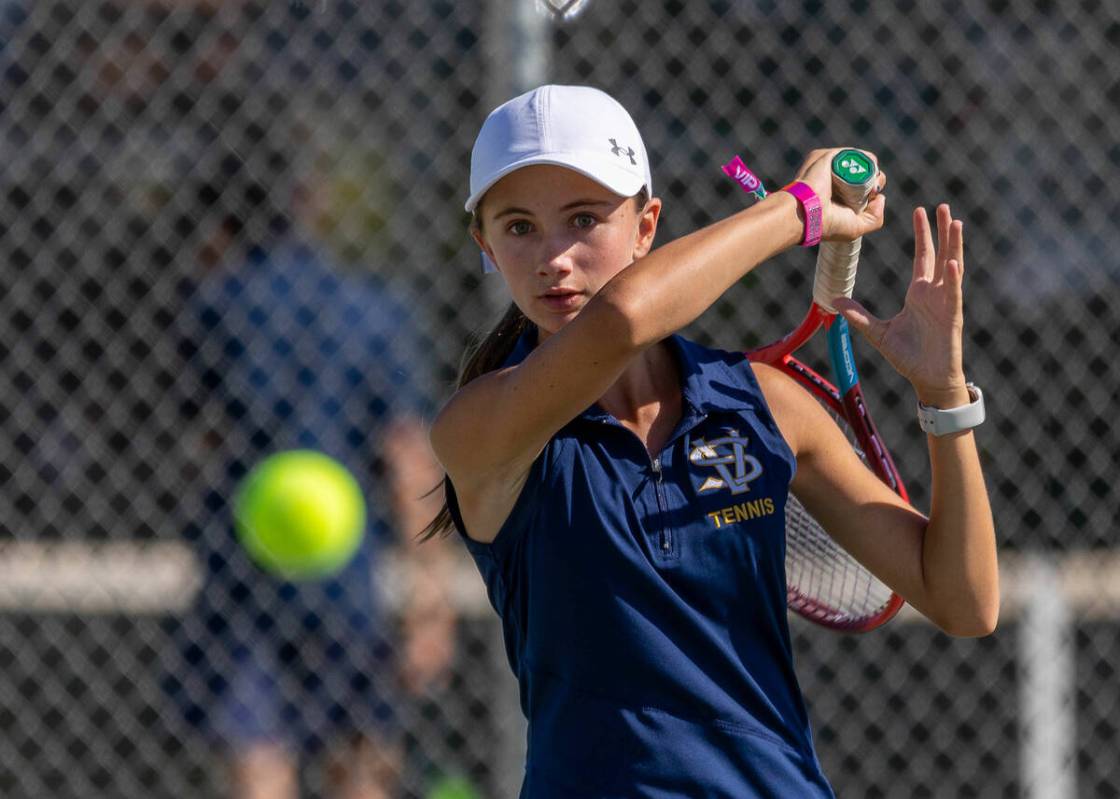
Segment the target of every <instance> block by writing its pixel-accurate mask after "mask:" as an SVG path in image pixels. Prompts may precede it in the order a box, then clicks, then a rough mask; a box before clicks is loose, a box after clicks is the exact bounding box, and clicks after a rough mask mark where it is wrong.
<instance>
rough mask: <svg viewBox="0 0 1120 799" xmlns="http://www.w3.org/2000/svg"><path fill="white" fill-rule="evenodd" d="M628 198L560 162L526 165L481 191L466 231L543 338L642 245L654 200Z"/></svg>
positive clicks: (655, 210) (647, 240)
mask: <svg viewBox="0 0 1120 799" xmlns="http://www.w3.org/2000/svg"><path fill="white" fill-rule="evenodd" d="M636 205H637V203H636V202H635V201H634V200H633V199H632V198H630V197H620V196H618V195H617V194H614V193H613V192H611V191H610V190H609V189H606V188H604V187H603V186H601V185H599V184H598V183H596V182H595V181H593V180H591V179H590V178H587V177H584V176H583V175H581V174H579V173H578V172H573V171H572V170H570V169H567V168H565V167H560V166H552V165H535V166H528V167H525V168H523V169H519V170H517V171H516V172H512V173H510V174H509V175H506V176H505V177H504V178H502V179H501V180H499V181H498V182H497V183H495V184H494V186H493V188H491V189H490V191H488V192H487V193H486V196H485V198H484V199H483V202H482V203H481V204H480V205H479V207H478V212H479V218H480V221H481V231H478V230H476V231H474V234H473V235H474V237H475V240H476V241H477V242H478V245H479V246H480V247H482V248H483V250H485V251H486V254H487V255H489V256H490V258H491V259H492V260H493V261H494V263H495V264H496V265H497V267H498V270H499V271H500V272H501V273H502V276H503V277H504V278H505V280H506V283H507V285H508V286H509V288H510V292H511V293H512V294H513V299H514V302H516V303H517V305H518V307H519V308H521V311H522V312H523V313H524V314H525V316H527V317H528V318H529V320H530V321H532V322H533V323H534V324H536V325H537V328H538V329H539V330H540V333H541V338H542V339H543V338H546V337H547V336H549V335H551V334H552V333H555V332H556V331H558V330H559V329H560V328H562V327H563V326H564V325H566V324H567V323H568V322H570V321H571V320H572V319H574V318H575V317H576V315H577V314H578V313H579V312H580V310H581V309H582V308H583V307H584V306H585V305H586V304H587V303H588V302H589V301H590V300H591V298H592V297H594V296H595V294H596V293H597V292H598V291H599V289H600V288H602V287H603V285H604V284H605V283H606V282H607V281H608V280H610V279H611V278H612V277H614V276H615V275H617V274H618V273H619V272H621V271H622V270H623V269H625V268H626V267H627V266H629V265H630V264H631V263H633V262H634V261H635V260H636V259H638V258H641V257H642V256H643V255H645V254H646V253H648V252H649V250H650V247H651V246H652V245H653V236H654V233H655V232H656V229H657V219H658V216H659V214H660V212H661V201H660V200H658V199H656V198H654V199H651V200H650V201H649V202H648V203H646V207H645V208H644V209H638V208H637V207H636Z"/></svg>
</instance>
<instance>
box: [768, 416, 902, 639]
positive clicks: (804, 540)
mask: <svg viewBox="0 0 1120 799" xmlns="http://www.w3.org/2000/svg"><path fill="white" fill-rule="evenodd" d="M834 418H835V419H836V422H837V424H839V425H840V427H841V429H843V430H844V431H845V433H847V434H848V440H849V441H850V442H853V443H852V446H853V448H854V449H855V450H856V452H857V453H858V454H859V456H860V458H861V459H864V455H863V452H862V451H860V449H859V448H858V447H856V446H855V443H854V435H852V434H851V430H850V428H849V427H848V425H847V423H846V422H844V420H843V419H840V418H839V417H836V416H835V415H834ZM786 585H787V594H788V596H787V600H788V604H789V606H790V607H791V608H792V609H793V610H796V611H797V612H798V613H801V614H802V615H805V616H808V617H810V618H814V619H816V620H818V621H822V622H826V623H828V624H829V625H830V626H833V627H852V628H857V627H860V626H861V625H862V624H863V623H865V622H866V621H867V620H869V619H871V618H874V617H875V616H877V615H879V614H880V613H882V612H883V611H884V610H885V609H886V608H887V606H888V605H890V604H891V601H892V599H893V592H892V591H891V589H890V588H888V587H887V586H886V585H884V584H883V583H882V582H881V581H880V580H878V579H877V578H876V577H874V576H873V575H872V574H871V573H870V572H869V571H868V570H867V569H866V568H865V567H864V566H862V565H861V564H860V563H859V562H858V561H857V560H856V559H855V558H853V557H852V556H851V555H849V554H848V553H847V551H845V550H844V549H843V548H842V547H841V546H840V545H839V544H837V543H836V542H835V541H834V540H833V539H832V537H831V536H830V535H829V534H828V533H827V532H826V531H825V530H824V528H823V527H821V525H820V524H819V523H818V522H817V520H816V519H814V518H813V516H812V515H811V514H810V513H809V512H808V511H807V510H805V508H804V506H802V504H801V503H800V502H798V501H797V498H796V497H794V496H793V495H790V497H789V500H788V502H787V505H786Z"/></svg>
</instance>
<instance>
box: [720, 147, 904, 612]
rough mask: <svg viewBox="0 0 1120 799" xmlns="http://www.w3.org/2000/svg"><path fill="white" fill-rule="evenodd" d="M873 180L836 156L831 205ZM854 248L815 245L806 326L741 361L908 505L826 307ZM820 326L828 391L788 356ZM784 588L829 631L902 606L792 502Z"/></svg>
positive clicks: (866, 190) (761, 192)
mask: <svg viewBox="0 0 1120 799" xmlns="http://www.w3.org/2000/svg"><path fill="white" fill-rule="evenodd" d="M724 172H726V173H727V174H728V175H729V176H730V177H732V178H733V179H734V180H736V181H737V182H738V183H739V184H740V185H741V186H742V187H743V189H744V190H745V191H748V192H750V193H752V194H755V195H756V196H759V197H763V196H765V189H763V188H762V182H761V181H759V180H758V178H757V177H756V176H754V174H753V173H751V172H750V170H749V169H747V168H746V165H745V164H743V162H742V160H741V159H739V158H738V157H737V156H736V158H735V159H734V160H732V161H731V162H730V163H729V164H727V165H726V166H725V167H724ZM877 176H878V168H877V167H876V165H875V163H874V162H873V161H872V160H871V159H870V158H869V157H868V156H867V155H865V154H864V153H863V152H861V151H859V150H844V151H842V152H840V153H838V154H837V155H836V157H835V158H834V159H833V161H832V184H833V200H834V201H837V200H839V201H841V202H843V203H844V204H845V205H847V206H849V207H851V208H857V209H858V208H862V207H863V206H864V205H865V204H866V203H867V199H868V196H869V194H870V192H871V189H872V188H873V187H874V186H875V182H876V178H877ZM860 245H861V239H856V240H855V241H851V242H831V241H826V242H821V245H820V249H819V252H818V254H817V271H816V276H815V277H814V280H813V303H812V305H811V306H810V308H809V312H808V313H807V314H806V315H805V319H804V320H803V321H802V322H801V324H800V325H798V327H797V329H796V330H794V331H793V332H792V333H790V334H789V335H787V336H785V337H784V338H782V339H780V340H778V341H775V342H773V343H772V344H768V345H766V346H764V347H759V348H757V349H753V350H750V351H749V352H747V357H748V358H750V359H751V360H752V361H755V362H759V363H765V364H769V365H770V366H774V367H776V368H778V369H781V370H782V371H783V372H785V373H786V374H788V375H789V376H790V377H792V378H793V379H794V380H796V381H797V382H798V383H799V384H800V385H801V386H802V387H803V388H805V390H806V391H808V392H809V393H810V394H812V395H813V396H814V397H815V398H816V399H817V400H818V401H819V402H820V403H821V404H822V405H823V406H824V407H825V408H826V409H827V410H828V411H829V412H830V413H831V414H832V417H833V418H834V419H835V420H836V423H837V424H839V425H840V427H841V429H842V430H844V432H845V433H846V434H847V435H848V440H849V441H850V442H851V443H852V446H853V447H854V448H855V450H856V452H857V453H858V454H859V456H860V458H862V459H863V461H864V462H865V463H866V464H867V465H868V467H870V469H871V470H872V471H873V472H874V473H875V474H876V475H877V476H878V477H879V479H880V480H882V481H883V482H884V483H886V484H887V485H888V486H889V487H890V488H891V489H892V490H893V491H895V492H896V493H897V494H898V495H899V496H900V497H902V498H903V499H907V494H906V488H905V486H904V485H903V483H902V478H901V477H900V476H899V474H898V469H897V468H896V467H895V465H894V460H893V459H892V458H891V455H890V453H889V452H888V451H887V448H886V446H885V445H884V444H883V440H882V438H881V437H880V436H879V431H878V430H877V429H876V428H875V422H874V421H872V419H871V412H870V411H869V409H868V407H867V403H866V401H865V400H864V396H863V389H862V388H861V387H860V380H859V372H858V371H857V370H856V362H855V355H854V352H853V349H852V339H851V335H850V334H849V331H848V323H847V321H845V319H844V318H843V317H841V316H838V315H837V313H836V309H835V308H833V307H832V300H833V299H834V298H836V297H850V296H852V288H853V286H854V285H855V276H856V268H857V266H858V264H859V252H860ZM822 327H823V328H824V330H825V334H826V338H827V342H828V361H829V364H830V367H831V370H832V374H833V375H835V379H836V384H835V385H834V384H833V383H831V382H829V380H828V379H826V378H825V377H824V376H823V375H821V374H820V373H819V372H817V371H815V370H814V369H813V368H811V367H810V366H808V365H807V364H806V363H804V362H803V361H801V360H799V359H797V358H796V357H794V355H793V353H794V352H796V351H797V350H799V349H800V348H801V347H802V346H803V345H804V344H805V343H806V342H808V341H809V340H810V339H811V338H812V337H813V336H814V334H815V333H816V332H817V331H818V330H820V329H821V328H822ZM786 584H787V588H786V591H787V600H788V603H789V607H790V608H791V609H793V610H794V611H796V612H797V613H799V614H800V615H802V616H804V617H805V618H807V619H810V620H811V621H814V622H816V623H818V624H821V625H823V626H825V627H830V628H832V629H836V630H845V631H849V632H865V631H867V630H873V629H875V628H876V627H878V626H880V625H882V624H884V623H885V622H887V621H889V620H890V619H891V618H892V617H893V616H894V615H895V614H896V613H898V610H899V608H901V607H902V597H900V596H898V595H897V594H895V593H894V592H893V591H891V589H890V588H888V587H887V586H886V585H884V584H883V583H882V582H881V581H879V580H878V579H877V578H876V577H875V576H874V575H872V574H871V572H869V571H868V570H867V569H866V568H864V567H863V566H862V565H861V564H860V563H859V562H858V561H856V560H855V558H853V557H852V556H851V555H849V554H848V553H847V552H846V551H845V550H844V549H842V548H841V547H840V546H839V545H838V544H837V543H836V542H835V541H834V540H833V539H832V538H831V537H830V536H829V535H828V533H827V532H825V530H824V529H823V528H822V527H821V526H820V524H818V523H817V521H816V519H814V518H813V517H812V515H810V514H809V512H808V511H806V510H805V508H804V507H803V506H802V505H801V503H800V502H798V501H797V499H796V497H794V496H792V495H791V496H790V497H789V502H788V504H787V506H786Z"/></svg>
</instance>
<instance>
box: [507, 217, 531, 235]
mask: <svg viewBox="0 0 1120 799" xmlns="http://www.w3.org/2000/svg"><path fill="white" fill-rule="evenodd" d="M508 229H509V232H510V233H512V234H513V235H515V236H524V235H525V234H527V233H529V232H530V231H531V230H532V229H533V226H532V225H530V224H529V223H528V222H526V221H525V220H524V219H518V220H517V221H516V222H511V223H510V225H509V228H508Z"/></svg>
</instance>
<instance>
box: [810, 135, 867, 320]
mask: <svg viewBox="0 0 1120 799" xmlns="http://www.w3.org/2000/svg"><path fill="white" fill-rule="evenodd" d="M878 175H879V170H878V168H877V167H876V166H875V162H874V161H872V160H871V159H870V158H869V157H867V155H865V154H864V153H862V152H861V151H859V150H842V151H840V152H839V153H837V154H836V157H835V158H833V159H832V201H833V202H839V203H841V204H843V205H846V206H848V207H849V208H852V209H854V210H857V211H860V210H863V207H864V206H865V205H867V198H868V197H869V196H870V195H871V190H872V189H873V188H874V187H875V183H876V179H877V178H878ZM862 244H863V238H862V237H860V238H858V239H855V240H854V241H822V242H821V246H820V248H819V249H818V251H817V273H816V276H815V277H814V278H813V301H814V302H815V303H816V304H817V305H819V306H820V307H821V308H823V309H825V310H826V311H828V312H829V313H835V312H836V309H835V308H834V307H833V306H832V300H833V299H835V298H836V297H851V296H852V288H853V287H854V286H855V284H856V268H857V267H858V266H859V251H860V247H861V246H862Z"/></svg>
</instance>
